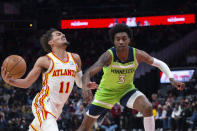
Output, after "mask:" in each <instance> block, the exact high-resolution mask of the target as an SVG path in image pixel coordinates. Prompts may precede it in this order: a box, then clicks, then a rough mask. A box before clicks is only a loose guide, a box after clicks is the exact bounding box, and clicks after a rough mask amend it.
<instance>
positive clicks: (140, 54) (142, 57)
mask: <svg viewBox="0 0 197 131" xmlns="http://www.w3.org/2000/svg"><path fill="white" fill-rule="evenodd" d="M136 58H137V61H138V63H141V62H145V63H147V64H150V65H151V64H153V57H152V56H150V55H149V54H148V53H146V52H145V51H142V50H138V49H136Z"/></svg>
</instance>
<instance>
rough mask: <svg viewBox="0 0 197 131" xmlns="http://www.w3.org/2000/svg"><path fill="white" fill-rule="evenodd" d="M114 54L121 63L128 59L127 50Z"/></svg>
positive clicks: (117, 51)
mask: <svg viewBox="0 0 197 131" xmlns="http://www.w3.org/2000/svg"><path fill="white" fill-rule="evenodd" d="M116 54H117V57H118V58H119V59H120V60H121V61H126V60H127V59H128V54H129V48H126V49H124V50H116Z"/></svg>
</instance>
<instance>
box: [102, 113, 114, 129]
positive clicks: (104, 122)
mask: <svg viewBox="0 0 197 131" xmlns="http://www.w3.org/2000/svg"><path fill="white" fill-rule="evenodd" d="M117 127H118V126H117V125H116V124H113V123H112V122H111V121H110V119H109V113H107V114H106V115H105V116H104V118H103V120H102V121H101V129H104V130H105V131H114V129H116V128H117Z"/></svg>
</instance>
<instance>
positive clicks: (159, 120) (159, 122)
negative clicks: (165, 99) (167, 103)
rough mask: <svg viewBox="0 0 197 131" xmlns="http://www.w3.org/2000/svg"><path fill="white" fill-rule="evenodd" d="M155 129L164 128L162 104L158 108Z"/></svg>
mask: <svg viewBox="0 0 197 131" xmlns="http://www.w3.org/2000/svg"><path fill="white" fill-rule="evenodd" d="M155 126H156V127H155V129H159V130H160V129H162V127H163V125H162V106H161V105H158V108H157V115H156V117H155Z"/></svg>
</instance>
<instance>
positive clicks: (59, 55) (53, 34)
mask: <svg viewBox="0 0 197 131" xmlns="http://www.w3.org/2000/svg"><path fill="white" fill-rule="evenodd" d="M40 42H41V45H42V46H43V48H44V50H45V51H46V52H48V54H47V55H45V56H42V57H39V58H38V60H37V61H36V63H35V65H34V67H33V69H32V70H31V71H30V73H29V74H28V75H27V77H26V78H24V79H12V78H9V77H8V76H9V72H6V71H5V69H3V68H2V69H1V75H2V78H3V80H4V81H5V82H6V83H8V84H10V85H12V86H15V87H19V88H28V87H30V86H31V85H32V84H33V83H34V82H35V81H36V80H37V79H38V77H39V75H40V74H41V73H42V80H43V82H42V85H43V87H42V90H41V91H40V92H39V93H38V94H37V95H36V96H35V98H34V100H33V102H32V111H33V114H34V117H35V118H34V120H33V122H32V123H31V125H30V126H29V131H58V126H57V122H56V120H57V119H58V117H59V116H60V114H61V112H62V108H63V106H64V104H65V102H66V101H67V99H68V97H69V95H70V93H71V91H72V88H73V85H74V82H76V84H77V86H78V87H82V81H81V77H82V71H81V59H80V56H79V55H78V54H74V53H70V52H67V51H66V47H67V46H68V45H69V42H68V41H67V39H66V37H65V35H64V34H63V33H61V32H60V31H58V30H56V29H50V30H48V31H47V32H46V34H44V35H43V36H42V37H41V40H40ZM89 87H90V88H91V89H94V88H97V85H96V83H94V82H91V83H89Z"/></svg>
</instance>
